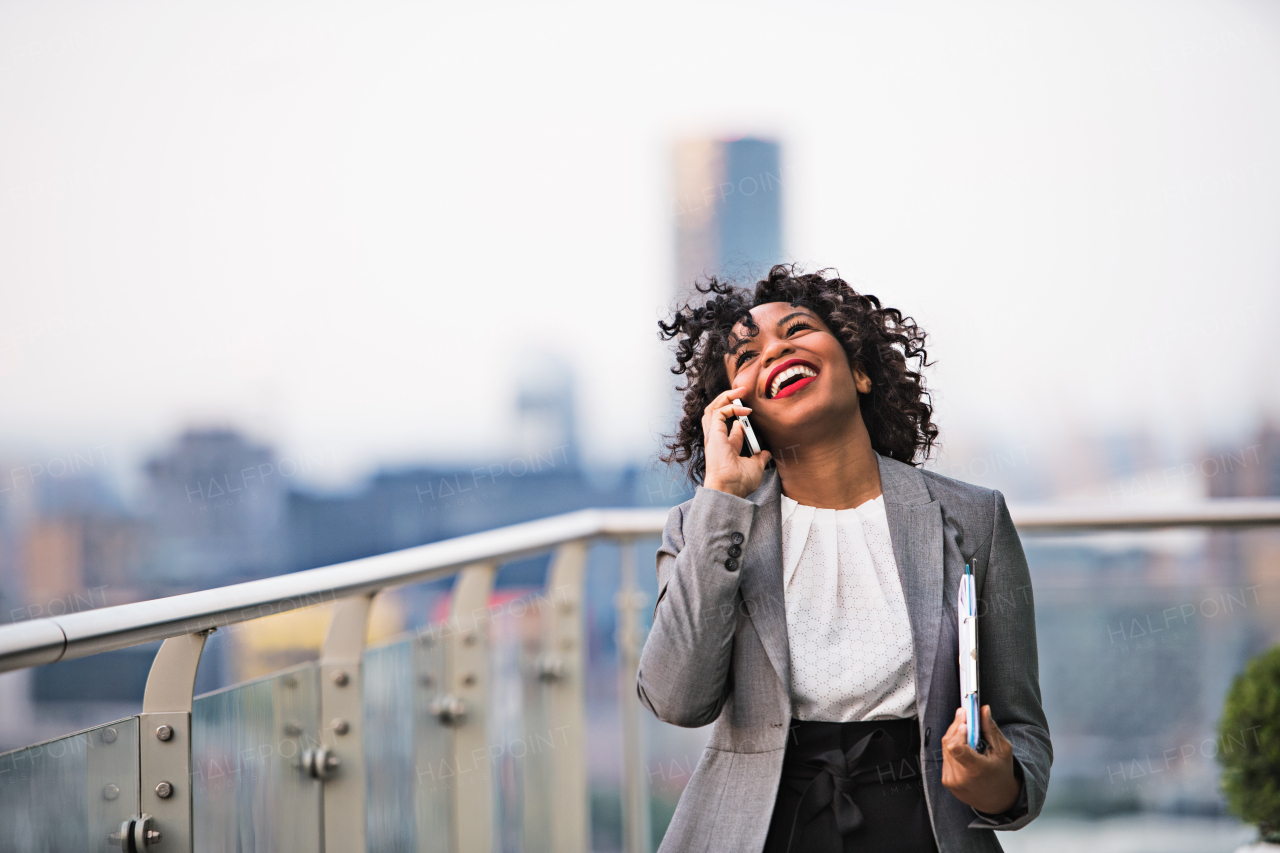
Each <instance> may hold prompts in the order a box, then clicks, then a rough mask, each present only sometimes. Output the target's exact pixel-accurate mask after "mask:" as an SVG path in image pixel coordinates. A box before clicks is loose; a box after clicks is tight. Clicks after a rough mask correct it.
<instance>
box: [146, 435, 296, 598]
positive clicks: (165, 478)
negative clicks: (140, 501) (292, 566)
mask: <svg viewBox="0 0 1280 853" xmlns="http://www.w3.org/2000/svg"><path fill="white" fill-rule="evenodd" d="M284 462H285V460H278V459H276V457H275V455H274V454H273V453H272V451H271V449H270V448H268V447H265V446H262V445H258V444H254V443H252V442H250V441H249V440H248V439H246V438H245V437H244V436H242V435H241V434H240V433H238V432H236V431H234V430H230V429H206V430H190V431H188V432H185V433H183V434H182V435H181V436H180V437H179V438H178V441H177V443H176V444H175V445H174V446H173V447H172V448H171V449H170V450H168V451H167V452H165V453H163V454H161V455H159V456H157V457H155V458H153V459H152V460H150V461H149V462H147V464H146V474H147V478H148V482H149V486H150V507H149V509H150V513H149V514H150V521H151V524H152V526H153V528H154V529H155V532H156V546H155V547H156V551H155V562H154V567H153V569H152V572H151V577H150V578H149V579H148V580H149V582H150V583H151V584H152V585H154V586H159V587H169V588H174V589H204V588H207V587H211V586H221V585H223V584H228V583H234V582H236V581H241V580H249V579H252V578H259V577H264V576H266V575H273V574H277V573H279V572H280V571H281V570H283V568H284V563H285V555H286V553H287V548H286V545H285V541H284V535H283V534H284V525H283V524H282V522H283V521H284V513H285V507H286V503H287V501H286V498H285V495H286V491H287V488H286V487H287V483H286V481H287V479H288V478H289V477H291V476H294V475H296V474H297V473H298V470H297V469H298V467H299V465H300V464H301V463H298V462H292V464H290V465H286V464H283V463H284Z"/></svg>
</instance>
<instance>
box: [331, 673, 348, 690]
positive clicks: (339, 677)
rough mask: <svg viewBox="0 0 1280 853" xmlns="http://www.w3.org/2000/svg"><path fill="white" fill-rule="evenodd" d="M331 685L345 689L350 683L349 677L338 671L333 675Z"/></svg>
mask: <svg viewBox="0 0 1280 853" xmlns="http://www.w3.org/2000/svg"><path fill="white" fill-rule="evenodd" d="M333 683H334V684H336V685H338V686H339V687H346V686H347V685H348V684H350V683H351V676H349V675H347V673H346V672H345V671H344V670H341V669H340V670H338V671H337V672H335V673H334V674H333Z"/></svg>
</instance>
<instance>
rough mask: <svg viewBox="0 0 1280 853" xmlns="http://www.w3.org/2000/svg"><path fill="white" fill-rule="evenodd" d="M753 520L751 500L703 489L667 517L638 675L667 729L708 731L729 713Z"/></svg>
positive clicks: (649, 703)
mask: <svg viewBox="0 0 1280 853" xmlns="http://www.w3.org/2000/svg"><path fill="white" fill-rule="evenodd" d="M755 513H756V505H755V504H753V503H751V502H750V501H748V500H744V499H743V498H739V497H736V496H734V495H731V494H728V493H727V492H721V491H717V490H715V489H707V488H704V487H702V486H699V487H698V488H697V490H696V491H695V492H694V496H693V500H692V501H690V502H689V503H688V504H686V505H683V506H679V507H675V508H674V509H672V510H671V514H670V515H669V516H668V517H667V526H666V529H665V530H664V531H663V533H662V546H661V547H660V548H659V549H658V602H657V605H656V606H655V608H654V613H653V628H652V629H651V630H650V631H649V636H648V638H647V639H646V640H645V644H644V650H643V651H642V652H641V654H640V668H639V671H638V673H637V675H636V691H637V692H638V693H639V695H640V701H641V702H642V703H644V705H645V707H647V708H648V709H649V710H650V711H652V712H653V713H654V714H655V715H656V716H657V717H658V719H660V720H662V721H663V722H667V723H671V724H673V725H677V726H685V727H690V728H695V727H698V726H705V725H707V724H708V723H711V722H713V721H714V720H715V719H716V717H718V716H719V715H720V709H721V708H723V707H724V703H725V699H726V698H727V697H728V694H729V689H730V686H731V685H730V679H729V666H730V663H731V661H732V657H733V634H734V630H735V628H736V627H737V624H738V605H737V602H738V584H739V579H740V577H741V572H740V571H739V565H740V563H741V561H742V559H743V558H742V556H741V555H742V554H743V553H745V552H746V549H747V542H748V541H749V539H750V537H751V527H752V524H753V522H754V521H755ZM730 549H733V550H732V552H731V550H730ZM734 554H737V555H738V556H736V557H735V556H734Z"/></svg>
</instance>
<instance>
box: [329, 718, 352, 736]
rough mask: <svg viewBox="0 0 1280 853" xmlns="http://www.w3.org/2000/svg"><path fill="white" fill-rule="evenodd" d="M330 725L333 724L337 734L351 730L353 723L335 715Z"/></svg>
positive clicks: (334, 731) (343, 733)
mask: <svg viewBox="0 0 1280 853" xmlns="http://www.w3.org/2000/svg"><path fill="white" fill-rule="evenodd" d="M329 725H331V726H333V733H334V734H336V735H345V734H346V733H347V732H349V731H351V724H350V723H348V722H347V721H346V720H344V719H342V718H341V717H335V718H334V720H333V722H332V723H330V724H329Z"/></svg>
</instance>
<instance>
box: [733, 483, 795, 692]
mask: <svg viewBox="0 0 1280 853" xmlns="http://www.w3.org/2000/svg"><path fill="white" fill-rule="evenodd" d="M781 496H782V483H781V480H780V479H779V478H778V472H777V470H776V469H773V468H770V469H769V470H767V471H765V472H764V479H763V480H762V481H761V482H760V488H758V489H756V490H755V491H754V492H752V493H751V495H750V497H748V498H747V500H749V501H751V502H752V503H753V504H755V505H756V506H757V507H759V509H757V510H756V518H755V521H754V523H753V524H752V525H751V539H750V540H749V542H748V543H747V553H746V560H744V561H743V566H742V580H741V590H742V598H743V601H744V605H743V607H744V609H745V610H746V612H747V615H748V616H750V618H751V622H752V624H753V625H755V628H756V633H757V634H758V635H759V636H760V642H761V643H762V644H763V645H764V650H765V654H767V655H768V656H769V661H770V662H771V663H772V664H773V668H774V669H775V670H776V671H777V673H778V678H779V679H780V680H781V681H782V686H783V688H784V689H785V690H786V692H787V697H788V698H790V696H791V647H790V646H789V645H788V643H787V608H786V599H785V598H784V590H783V583H782V572H783V567H782V497H781Z"/></svg>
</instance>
